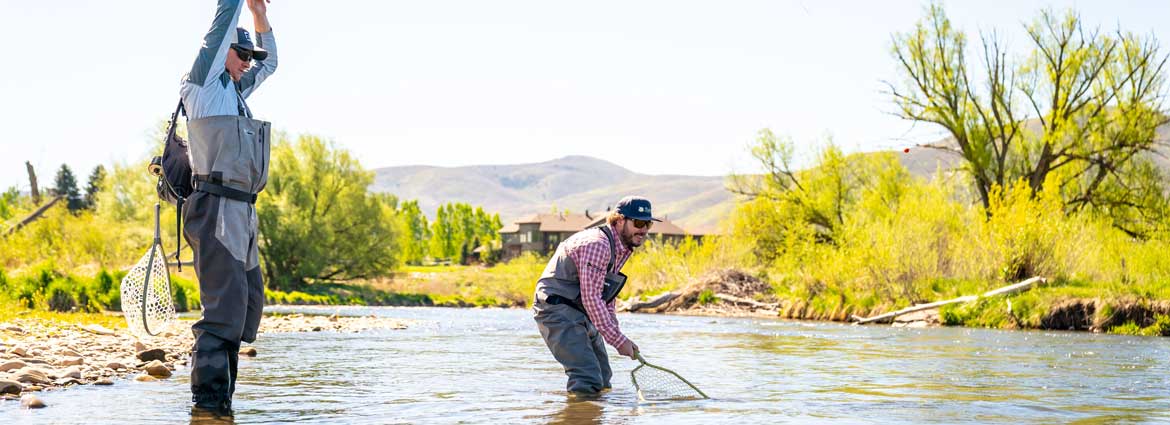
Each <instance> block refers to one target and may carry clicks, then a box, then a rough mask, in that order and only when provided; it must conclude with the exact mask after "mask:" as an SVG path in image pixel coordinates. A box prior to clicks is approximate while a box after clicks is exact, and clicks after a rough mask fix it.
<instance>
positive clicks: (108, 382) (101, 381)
mask: <svg viewBox="0 0 1170 425" xmlns="http://www.w3.org/2000/svg"><path fill="white" fill-rule="evenodd" d="M93 384H94V385H114V381H113V380H111V379H110V378H102V379H99V380H97V381H96V382H94V383H93Z"/></svg>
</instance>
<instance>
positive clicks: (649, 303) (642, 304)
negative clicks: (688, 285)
mask: <svg viewBox="0 0 1170 425" xmlns="http://www.w3.org/2000/svg"><path fill="white" fill-rule="evenodd" d="M675 298H678V294H676V293H674V292H667V293H665V294H662V295H658V296H656V297H654V298H651V299H648V300H646V301H634V302H630V303H626V304H625V305H623V306H622V308H621V310H622V311H630V312H633V311H638V310H641V309H644V308H655V307H658V306H660V305H663V304H666V303H668V302H670V301H671V300H673V299H675Z"/></svg>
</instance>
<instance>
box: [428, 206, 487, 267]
mask: <svg viewBox="0 0 1170 425" xmlns="http://www.w3.org/2000/svg"><path fill="white" fill-rule="evenodd" d="M503 227H504V226H503V225H502V224H501V222H500V216H499V214H488V213H487V212H485V211H484V210H483V208H482V207H475V208H472V207H471V205H469V204H465V203H448V204H444V205H441V206H439V208H438V210H437V211H436V212H435V221H434V222H432V223H431V243H430V247H431V255H432V256H434V257H436V258H447V259H451V260H454V261H458V262H461V263H466V262H467V260H468V259H469V257H470V256H471V253H472V251H474V250H475V249H476V248H479V247H481V246H487V247H488V249H489V250H490V249H491V248H492V246H493V244H494V243H495V242H497V241H499V239H500V235H499V231H500V229H501V228H503Z"/></svg>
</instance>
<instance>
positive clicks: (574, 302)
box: [545, 224, 617, 318]
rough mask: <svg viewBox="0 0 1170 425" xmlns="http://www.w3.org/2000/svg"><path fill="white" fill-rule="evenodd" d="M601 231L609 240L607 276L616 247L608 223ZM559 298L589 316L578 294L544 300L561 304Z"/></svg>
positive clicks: (614, 256) (551, 296)
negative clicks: (572, 296)
mask: <svg viewBox="0 0 1170 425" xmlns="http://www.w3.org/2000/svg"><path fill="white" fill-rule="evenodd" d="M601 233H604V234H605V239H606V240H608V241H609V265H608V266H606V267H605V273H606V275H607V276H608V275H609V274H610V273H613V265H614V260H616V259H617V247H616V246H614V243H613V235H612V234H610V231H609V225H608V224H607V225H605V227H601ZM602 279H603V280H604V279H605V277H603V278H602ZM580 284H581V282H580V277H578V278H577V285H580ZM554 297H555V298H554ZM561 300H564V303H565V304H568V305H569V307H573V309H575V310H577V311H580V312H582V313H585V317H586V318H588V317H589V313H588V312H586V311H585V305H584V304H583V302H582V301H581V297H580V296H577V299H575V300H572V301H570V300H568V299H565V298H563V297H561V296H560V295H550V296H549V297H548V301H545V302H548V303H549V304H561V303H562V302H561ZM602 301H605V300H604V299H602Z"/></svg>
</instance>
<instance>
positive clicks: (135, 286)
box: [122, 206, 177, 338]
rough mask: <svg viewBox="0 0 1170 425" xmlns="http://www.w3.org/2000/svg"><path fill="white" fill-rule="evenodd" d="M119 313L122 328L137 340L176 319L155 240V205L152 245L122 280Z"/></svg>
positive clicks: (165, 268)
mask: <svg viewBox="0 0 1170 425" xmlns="http://www.w3.org/2000/svg"><path fill="white" fill-rule="evenodd" d="M122 314H123V315H124V316H125V317H126V328H127V329H129V330H130V333H132V334H134V335H135V336H138V337H140V338H143V337H148V336H155V335H158V334H160V333H162V332H163V331H165V330H166V329H167V328H168V327H170V326H171V324H173V323H174V322H175V319H176V318H177V315H176V313H175V303H174V301H173V300H172V299H171V277H170V273H169V271H168V270H167V263H166V260H165V259H164V255H163V249H162V244H161V241H160V239H159V237H158V206H155V241H154V244H153V245H151V247H150V250H148V251H146V254H144V255H143V256H142V259H141V260H138V264H135V265H134V267H133V268H131V269H130V272H129V273H127V274H126V277H124V278H122Z"/></svg>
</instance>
